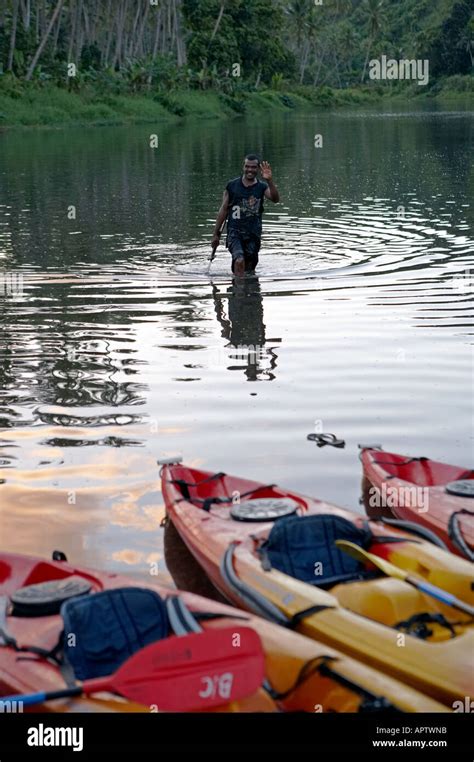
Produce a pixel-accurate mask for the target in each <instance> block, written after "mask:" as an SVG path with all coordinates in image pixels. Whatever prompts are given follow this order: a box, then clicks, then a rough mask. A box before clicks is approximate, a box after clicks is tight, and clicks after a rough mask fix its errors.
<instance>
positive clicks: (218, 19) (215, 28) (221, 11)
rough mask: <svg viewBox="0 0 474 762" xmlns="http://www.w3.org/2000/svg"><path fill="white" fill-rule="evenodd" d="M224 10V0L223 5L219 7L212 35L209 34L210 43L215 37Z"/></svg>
mask: <svg viewBox="0 0 474 762" xmlns="http://www.w3.org/2000/svg"><path fill="white" fill-rule="evenodd" d="M224 10H225V0H223V3H222V5H221V7H220V10H219V15H218V17H217V21H216V24H215V26H214V29H213V31H212V34H211V40H210V41H211V42H212V41H213V39H214V37H215V36H216V34H217V32H218V29H219V26H220V23H221V21H222V16H223V15H224Z"/></svg>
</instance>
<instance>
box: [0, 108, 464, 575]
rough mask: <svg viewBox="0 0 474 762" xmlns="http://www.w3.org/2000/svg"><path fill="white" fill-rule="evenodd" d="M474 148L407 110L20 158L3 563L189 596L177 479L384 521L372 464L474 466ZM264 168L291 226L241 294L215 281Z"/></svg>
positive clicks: (2, 265)
mask: <svg viewBox="0 0 474 762" xmlns="http://www.w3.org/2000/svg"><path fill="white" fill-rule="evenodd" d="M472 132H473V120H472V112H469V111H466V110H465V109H464V110H451V111H448V110H445V109H444V110H443V108H441V107H439V106H438V107H435V106H433V105H430V106H424V107H419V106H417V107H416V108H415V107H413V106H412V105H407V106H398V107H396V108H395V107H393V106H392V107H390V108H387V107H384V108H383V109H382V110H380V109H378V110H373V109H371V110H367V109H360V108H359V109H351V110H344V109H342V110H339V111H331V112H320V113H317V114H314V115H297V114H289V115H284V116H275V115H273V114H269V115H268V116H263V117H261V116H259V117H258V118H255V117H254V118H251V119H244V120H236V121H234V122H225V123H222V122H214V121H209V122H198V123H187V124H183V125H179V126H176V125H167V126H158V127H155V126H154V125H140V126H131V127H116V128H88V129H67V130H36V131H33V130H32V131H28V130H23V131H16V132H3V133H1V134H0V320H1V332H0V467H1V473H0V477H1V478H0V548H1V549H4V550H14V551H18V552H26V553H34V554H39V555H49V554H50V553H51V551H52V550H53V549H55V548H59V549H61V550H63V551H65V552H66V553H67V555H68V557H69V559H70V560H71V561H74V562H77V563H85V564H88V565H90V566H95V567H102V568H106V569H110V570H114V571H122V572H124V573H127V574H131V575H134V576H137V577H140V576H142V575H146V574H148V573H149V570H150V564H153V563H155V562H158V564H159V568H160V571H161V573H162V576H163V579H168V578H169V577H168V573H167V571H166V568H165V562H164V558H163V536H162V530H161V529H160V526H159V524H160V520H161V519H162V517H163V514H164V506H163V501H162V496H161V492H160V483H159V474H158V468H157V466H156V460H157V458H161V457H166V456H169V455H175V454H180V455H182V457H183V458H184V461H185V462H186V463H188V464H192V465H195V466H200V467H203V468H205V469H209V470H224V471H227V472H229V473H234V474H237V475H245V476H247V477H249V478H255V479H258V480H261V481H265V482H279V483H280V484H281V485H283V486H287V487H289V488H292V489H295V490H298V491H301V492H303V493H307V494H312V495H315V496H318V497H321V498H324V499H327V500H330V501H333V502H335V503H338V504H340V505H343V506H345V507H348V508H351V509H352V510H354V511H359V512H360V511H362V510H363V509H362V507H361V505H360V502H359V499H360V493H361V489H360V482H361V469H360V462H359V459H358V452H357V444H358V443H359V442H371V443H372V442H375V443H380V444H383V445H384V446H385V447H386V448H387V449H390V450H394V451H397V452H402V453H407V454H412V455H426V456H429V457H432V458H435V459H439V460H444V461H446V462H450V463H455V464H459V465H462V466H465V467H470V466H472V463H473V457H472V456H473V427H472V402H473V398H472V392H473V351H472V335H473V330H472V304H473V302H472V294H473V283H474V244H473V239H472V228H471V223H472V209H470V207H469V202H470V200H472V197H473V196H474V187H473V175H472V166H471V159H472V157H471V154H470V145H472ZM154 135H156V138H154V137H153V136H154ZM318 136H321V137H318ZM156 143H157V147H156V148H154V147H152V145H155V144H156ZM249 151H257V152H260V153H261V154H262V156H263V157H264V158H265V159H267V160H268V161H270V162H271V164H272V168H273V172H274V179H275V182H276V183H277V185H278V187H279V190H280V194H281V203H280V204H278V205H276V206H274V205H273V204H271V203H270V202H267V203H266V209H265V215H264V238H263V243H262V250H261V255H260V264H259V267H258V269H257V277H254V278H248V277H247V278H246V279H245V280H244V281H243V282H238V283H237V282H233V281H232V277H231V274H230V267H229V264H230V262H229V254H228V253H227V252H226V251H225V249H224V248H223V247H221V248H220V249H219V250H218V254H217V258H216V260H215V261H214V262H213V264H212V267H211V271H210V274H208V273H207V268H208V263H207V256H208V253H209V240H210V235H211V231H212V227H213V223H214V221H215V217H216V213H217V209H218V207H219V205H220V199H221V197H222V191H223V189H224V187H225V185H226V183H227V181H228V180H229V179H231V178H233V177H236V176H238V174H239V172H240V167H241V163H242V158H243V156H244V154H245V153H247V152H249ZM315 431H316V432H332V433H334V434H336V435H337V436H338V437H341V438H343V439H344V440H345V442H346V446H345V448H344V449H335V448H332V447H324V448H317V447H316V446H315V444H314V443H311V442H309V441H307V439H306V436H307V434H308V433H310V432H315Z"/></svg>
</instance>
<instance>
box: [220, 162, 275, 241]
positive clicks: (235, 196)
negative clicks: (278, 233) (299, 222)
mask: <svg viewBox="0 0 474 762" xmlns="http://www.w3.org/2000/svg"><path fill="white" fill-rule="evenodd" d="M267 188H268V185H267V183H264V182H262V181H261V180H257V182H256V183H254V185H249V186H248V187H247V186H246V185H244V184H243V182H242V178H241V177H236V178H235V180H231V181H230V183H227V185H226V190H227V192H228V194H229V212H228V214H227V230H228V232H229V233H230V231H231V230H235V231H236V232H238V233H245V234H247V235H255V236H258V237H259V238H260V236H261V235H262V214H263V201H264V194H265V191H266V189H267Z"/></svg>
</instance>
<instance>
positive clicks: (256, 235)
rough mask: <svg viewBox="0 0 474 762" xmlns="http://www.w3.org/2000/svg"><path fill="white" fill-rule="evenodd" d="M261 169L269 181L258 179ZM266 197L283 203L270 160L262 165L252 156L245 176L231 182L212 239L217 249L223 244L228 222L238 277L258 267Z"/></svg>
mask: <svg viewBox="0 0 474 762" xmlns="http://www.w3.org/2000/svg"><path fill="white" fill-rule="evenodd" d="M259 167H260V170H261V174H262V178H263V180H264V181H265V182H262V180H257V172H258V169H259ZM264 197H265V198H269V199H270V200H271V201H273V203H274V204H276V203H277V202H278V201H279V200H280V194H279V193H278V189H277V187H276V185H274V183H273V180H272V169H271V167H270V164H269V163H268V161H262V162H261V163H260V159H259V158H258V156H256V155H255V154H253V153H252V154H248V156H246V157H245V160H244V171H243V175H242V176H241V177H237V178H236V179H235V180H231V181H230V183H227V186H226V189H225V191H224V197H223V199H222V206H221V208H220V209H219V214H218V215H217V221H216V227H215V229H214V236H213V239H212V247H213V249H214V250H215V248H216V247H217V246H219V243H220V235H221V233H220V231H221V228H222V225H223V224H224V220H225V219H227V240H226V247H227V248H228V249H229V251H230V253H231V254H232V272H233V273H234V274H235V275H244V273H245V272H253V271H254V270H255V268H256V266H257V263H258V252H259V249H260V238H261V236H262V214H263V198H264Z"/></svg>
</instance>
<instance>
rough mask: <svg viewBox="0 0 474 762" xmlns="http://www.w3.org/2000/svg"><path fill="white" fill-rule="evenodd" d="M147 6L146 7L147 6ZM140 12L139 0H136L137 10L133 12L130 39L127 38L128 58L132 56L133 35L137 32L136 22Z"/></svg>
mask: <svg viewBox="0 0 474 762" xmlns="http://www.w3.org/2000/svg"><path fill="white" fill-rule="evenodd" d="M147 8H148V6H147ZM141 13H142V8H141V0H138V2H137V12H136V13H135V18H134V19H133V25H132V32H131V34H130V40H129V44H128V47H127V55H128V57H129V58H132V56H133V48H134V40H135V39H136V37H135V35H136V32H137V24H138V19H139V18H140V14H141Z"/></svg>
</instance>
